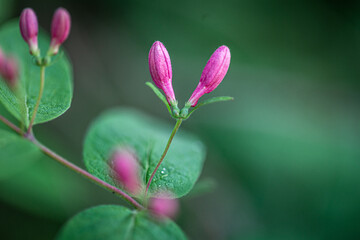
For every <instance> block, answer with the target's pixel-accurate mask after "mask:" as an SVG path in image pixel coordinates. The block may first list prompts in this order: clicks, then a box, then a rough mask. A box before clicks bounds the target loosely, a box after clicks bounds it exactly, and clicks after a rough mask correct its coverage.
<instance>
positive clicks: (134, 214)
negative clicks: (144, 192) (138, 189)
mask: <svg viewBox="0 0 360 240" xmlns="http://www.w3.org/2000/svg"><path fill="white" fill-rule="evenodd" d="M57 239H58V240H71V239H74V240H75V239H76V240H98V239H102V240H115V239H127V240H143V239H148V240H155V239H156V240H157V239H174V240H176V239H186V236H185V235H184V233H183V232H182V231H181V229H180V228H179V227H178V226H177V225H176V224H175V223H174V222H172V221H171V220H165V221H161V222H159V221H155V220H153V219H151V218H150V217H149V216H148V215H147V214H146V213H145V212H138V211H135V210H133V211H131V210H129V209H128V208H125V207H121V206H114V205H106V206H98V207H94V208H91V209H88V210H85V211H83V212H81V213H79V214H78V215H76V216H75V217H73V218H72V219H71V220H70V221H69V222H68V223H66V225H65V226H64V227H63V229H62V230H61V232H60V233H59V235H58V237H57Z"/></svg>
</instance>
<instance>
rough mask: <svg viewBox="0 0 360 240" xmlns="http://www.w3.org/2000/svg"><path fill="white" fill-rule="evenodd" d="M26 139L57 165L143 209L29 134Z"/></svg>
mask: <svg viewBox="0 0 360 240" xmlns="http://www.w3.org/2000/svg"><path fill="white" fill-rule="evenodd" d="M27 138H28V139H29V140H30V141H31V142H33V143H34V144H35V145H37V146H38V147H39V148H40V149H41V151H42V152H43V153H45V154H46V155H48V156H49V157H51V158H53V159H54V160H56V161H57V162H58V163H60V164H62V165H63V166H65V167H67V168H69V169H71V170H73V171H74V172H76V173H78V174H80V175H81V176H83V177H85V178H86V179H88V180H90V181H92V182H94V183H95V184H97V185H99V186H101V187H103V188H105V189H106V190H108V191H110V192H112V193H114V194H116V195H118V196H120V197H122V198H123V199H124V200H126V201H127V202H128V203H130V204H131V205H133V206H134V207H135V208H137V209H139V210H142V209H144V207H143V206H142V205H141V204H140V203H138V202H137V201H136V200H135V199H133V198H132V197H131V196H129V195H128V194H127V193H125V192H123V191H122V190H120V189H118V188H117V187H114V186H113V185H111V184H109V183H107V182H105V181H103V180H101V179H99V178H97V177H95V176H94V175H92V174H90V173H89V172H87V171H85V170H84V169H82V168H80V167H78V166H76V165H75V164H73V163H71V162H69V161H68V160H66V159H65V158H63V157H61V156H59V155H58V154H56V153H55V152H53V151H52V150H50V149H49V148H47V147H46V146H44V145H43V144H41V143H40V142H38V141H37V140H36V139H35V138H34V136H33V135H32V134H30V135H29V136H27Z"/></svg>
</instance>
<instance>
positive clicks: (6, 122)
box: [0, 115, 22, 135]
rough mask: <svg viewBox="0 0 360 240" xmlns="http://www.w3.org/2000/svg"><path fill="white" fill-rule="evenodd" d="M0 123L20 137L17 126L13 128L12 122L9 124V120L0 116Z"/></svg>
mask: <svg viewBox="0 0 360 240" xmlns="http://www.w3.org/2000/svg"><path fill="white" fill-rule="evenodd" d="M0 121H2V122H3V123H5V125H7V126H8V127H9V128H11V129H12V130H14V131H15V132H17V133H18V134H20V135H22V131H21V129H20V128H18V127H17V126H15V125H14V124H13V123H12V122H10V121H9V120H7V119H6V118H5V117H4V116H1V115H0Z"/></svg>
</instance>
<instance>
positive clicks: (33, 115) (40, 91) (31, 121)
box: [27, 66, 45, 134]
mask: <svg viewBox="0 0 360 240" xmlns="http://www.w3.org/2000/svg"><path fill="white" fill-rule="evenodd" d="M44 85H45V66H41V67H40V90H39V96H38V99H37V101H36V105H35V108H34V111H33V114H32V117H31V120H30V125H29V128H28V131H27V133H28V134H29V133H30V132H31V130H32V127H33V125H34V121H35V118H36V113H37V111H38V108H39V105H40V101H41V97H42V95H43V92H44Z"/></svg>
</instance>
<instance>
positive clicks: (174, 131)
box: [145, 119, 182, 197]
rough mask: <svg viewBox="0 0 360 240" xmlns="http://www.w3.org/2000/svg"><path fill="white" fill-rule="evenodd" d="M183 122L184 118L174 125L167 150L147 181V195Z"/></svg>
mask: <svg viewBox="0 0 360 240" xmlns="http://www.w3.org/2000/svg"><path fill="white" fill-rule="evenodd" d="M181 123H182V119H178V120H177V122H176V124H175V127H174V129H173V131H172V132H171V135H170V137H169V140H168V142H167V144H166V147H165V150H164V152H163V154H162V155H161V158H160V160H159V162H158V164H157V165H156V168H155V169H154V171H153V172H152V174H151V176H150V179H149V181H148V183H147V186H146V190H145V197H146V195H147V192H148V190H149V188H150V184H151V181H152V179H153V178H154V176H155V173H156V171H157V170H158V169H159V167H160V164H161V163H162V161H163V160H164V158H165V156H166V153H167V152H168V150H169V148H170V145H171V142H172V140H173V138H174V136H175V134H176V132H177V130H178V129H179V128H180V125H181Z"/></svg>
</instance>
